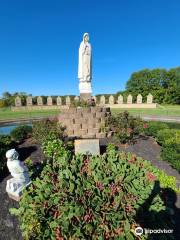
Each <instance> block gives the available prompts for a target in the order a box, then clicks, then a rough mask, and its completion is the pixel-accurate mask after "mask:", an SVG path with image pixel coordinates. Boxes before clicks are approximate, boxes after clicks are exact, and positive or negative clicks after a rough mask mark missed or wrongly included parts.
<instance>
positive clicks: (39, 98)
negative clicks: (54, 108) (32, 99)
mask: <svg viewBox="0 0 180 240" xmlns="http://www.w3.org/2000/svg"><path fill="white" fill-rule="evenodd" d="M37 105H38V106H43V100H42V97H40V96H39V97H37Z"/></svg>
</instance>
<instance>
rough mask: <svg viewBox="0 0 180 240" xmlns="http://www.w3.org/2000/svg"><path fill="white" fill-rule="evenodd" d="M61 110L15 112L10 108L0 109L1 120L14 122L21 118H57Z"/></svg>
mask: <svg viewBox="0 0 180 240" xmlns="http://www.w3.org/2000/svg"><path fill="white" fill-rule="evenodd" d="M59 112H60V110H58V109H51V110H33V111H27V110H26V111H17V112H13V111H11V109H10V108H3V109H0V120H12V119H20V118H27V119H28V118H33V117H46V116H55V115H57V114H59Z"/></svg>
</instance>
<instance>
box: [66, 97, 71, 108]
mask: <svg viewBox="0 0 180 240" xmlns="http://www.w3.org/2000/svg"><path fill="white" fill-rule="evenodd" d="M66 105H67V106H69V105H71V99H70V97H69V96H67V97H66Z"/></svg>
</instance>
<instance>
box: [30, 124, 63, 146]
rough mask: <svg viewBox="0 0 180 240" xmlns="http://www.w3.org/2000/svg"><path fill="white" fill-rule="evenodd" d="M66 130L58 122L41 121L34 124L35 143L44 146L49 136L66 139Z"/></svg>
mask: <svg viewBox="0 0 180 240" xmlns="http://www.w3.org/2000/svg"><path fill="white" fill-rule="evenodd" d="M64 130H65V128H64V127H63V126H62V125H61V124H60V123H59V122H58V121H57V120H56V119H54V120H49V119H45V120H41V121H35V122H33V130H32V135H33V138H34V139H35V141H36V142H37V143H39V144H42V143H43V142H44V141H46V139H47V137H48V136H54V137H56V138H60V139H62V138H64Z"/></svg>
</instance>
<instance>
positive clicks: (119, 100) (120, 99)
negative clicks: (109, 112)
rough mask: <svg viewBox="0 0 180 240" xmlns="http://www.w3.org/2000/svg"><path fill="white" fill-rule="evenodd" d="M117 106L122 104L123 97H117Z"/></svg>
mask: <svg viewBox="0 0 180 240" xmlns="http://www.w3.org/2000/svg"><path fill="white" fill-rule="evenodd" d="M118 104H123V96H122V95H119V96H118Z"/></svg>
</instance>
